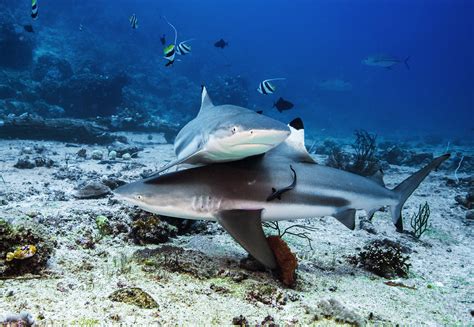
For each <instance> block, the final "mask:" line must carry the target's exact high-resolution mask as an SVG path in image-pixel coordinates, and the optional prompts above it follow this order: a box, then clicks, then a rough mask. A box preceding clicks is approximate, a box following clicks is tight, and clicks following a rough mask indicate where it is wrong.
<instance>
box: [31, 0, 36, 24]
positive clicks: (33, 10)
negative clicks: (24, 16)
mask: <svg viewBox="0 0 474 327" xmlns="http://www.w3.org/2000/svg"><path fill="white" fill-rule="evenodd" d="M31 18H33V19H35V20H36V19H38V0H31Z"/></svg>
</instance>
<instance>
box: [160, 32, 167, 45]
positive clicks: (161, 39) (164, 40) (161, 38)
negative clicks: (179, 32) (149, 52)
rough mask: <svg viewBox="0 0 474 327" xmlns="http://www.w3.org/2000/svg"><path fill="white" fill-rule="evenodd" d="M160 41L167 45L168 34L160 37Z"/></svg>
mask: <svg viewBox="0 0 474 327" xmlns="http://www.w3.org/2000/svg"><path fill="white" fill-rule="evenodd" d="M160 42H161V45H165V44H166V34H163V35H162V36H161V37H160Z"/></svg>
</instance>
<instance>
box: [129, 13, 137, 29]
mask: <svg viewBox="0 0 474 327" xmlns="http://www.w3.org/2000/svg"><path fill="white" fill-rule="evenodd" d="M128 20H129V21H130V26H132V28H133V29H137V28H138V18H137V15H135V14H133V15H132V16H130V18H129V19H128Z"/></svg>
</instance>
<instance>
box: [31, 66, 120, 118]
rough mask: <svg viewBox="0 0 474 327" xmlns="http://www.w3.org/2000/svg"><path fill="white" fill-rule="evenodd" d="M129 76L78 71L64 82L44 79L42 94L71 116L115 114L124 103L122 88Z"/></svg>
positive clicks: (49, 101) (46, 99)
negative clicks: (109, 75) (78, 72)
mask: <svg viewBox="0 0 474 327" xmlns="http://www.w3.org/2000/svg"><path fill="white" fill-rule="evenodd" d="M128 81H129V78H128V77H127V75H125V74H123V73H122V74H117V75H116V76H113V77H108V76H103V75H94V74H79V75H74V76H72V77H71V78H69V79H67V80H65V81H63V82H56V81H51V80H44V81H43V83H42V84H41V87H40V88H39V90H38V93H39V95H40V96H41V97H42V98H43V99H44V100H45V101H46V102H48V103H49V104H54V105H59V106H61V107H63V108H64V110H65V112H66V114H67V115H68V116H70V117H76V118H89V117H96V116H109V115H112V114H115V113H116V111H117V107H118V106H119V105H120V104H121V103H122V88H123V87H124V86H125V85H127V83H128Z"/></svg>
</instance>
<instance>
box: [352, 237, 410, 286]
mask: <svg viewBox="0 0 474 327" xmlns="http://www.w3.org/2000/svg"><path fill="white" fill-rule="evenodd" d="M408 251H409V250H408V249H407V248H404V247H402V246H401V245H400V244H399V243H397V242H394V241H391V240H389V239H383V240H374V241H372V242H370V243H369V244H367V245H365V246H364V249H363V251H361V252H359V254H358V255H357V256H353V257H350V258H349V261H350V262H351V263H353V264H355V265H358V266H361V267H363V268H364V269H366V270H368V271H370V272H373V273H374V274H376V275H378V276H381V277H385V278H393V277H407V276H408V270H409V268H410V264H409V263H408V260H409V259H410V256H409V255H404V254H403V253H404V252H408Z"/></svg>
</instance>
